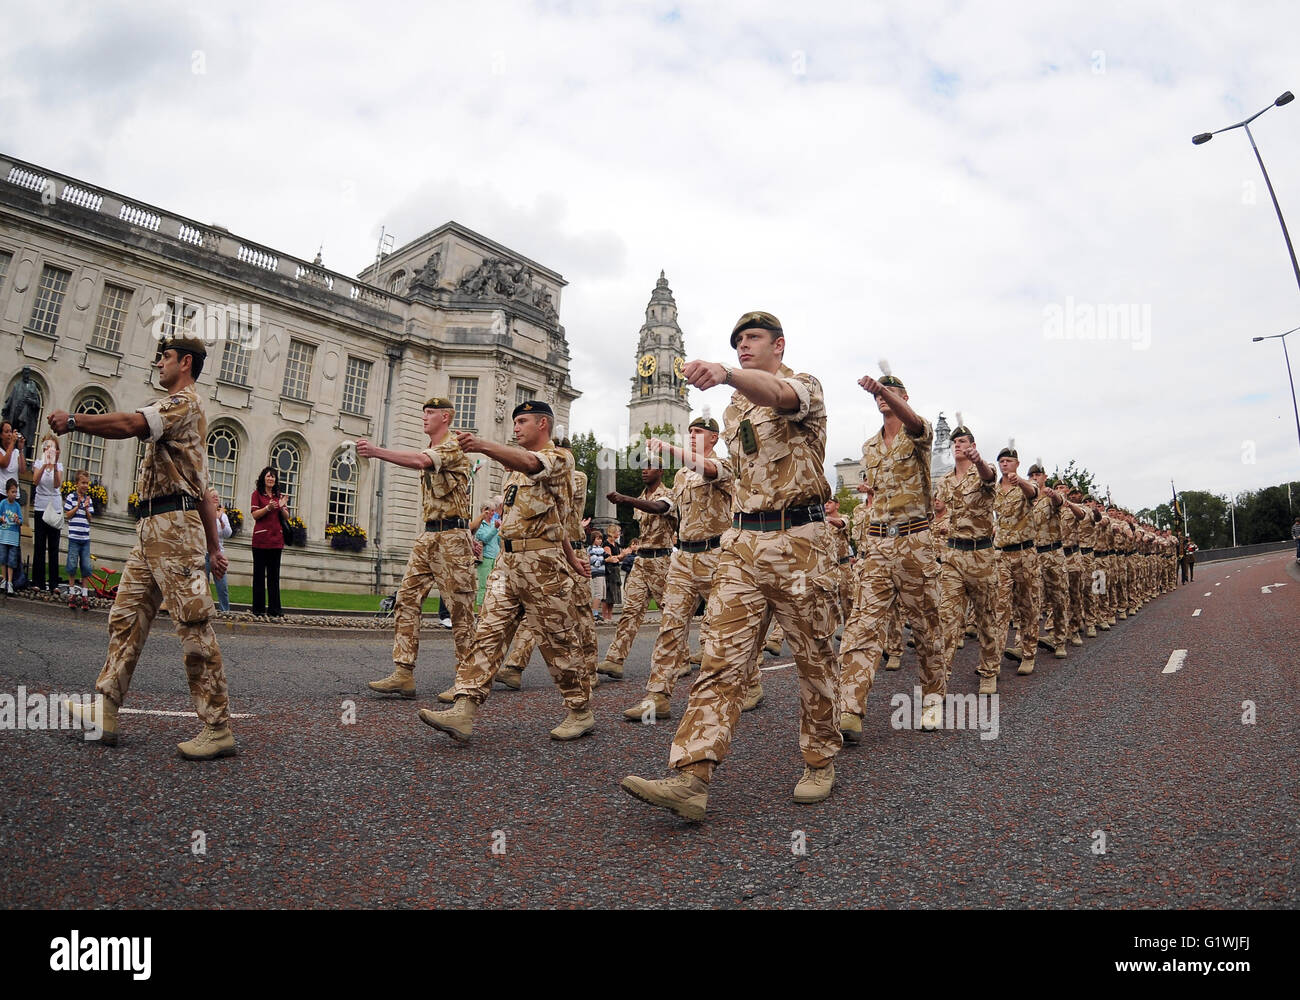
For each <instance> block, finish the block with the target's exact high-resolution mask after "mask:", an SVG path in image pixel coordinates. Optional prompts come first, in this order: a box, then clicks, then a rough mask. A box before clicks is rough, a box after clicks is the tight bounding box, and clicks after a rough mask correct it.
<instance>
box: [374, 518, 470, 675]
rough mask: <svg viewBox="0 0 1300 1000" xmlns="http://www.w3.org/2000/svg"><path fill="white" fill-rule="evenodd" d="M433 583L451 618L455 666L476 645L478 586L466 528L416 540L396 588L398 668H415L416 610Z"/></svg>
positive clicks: (395, 655)
mask: <svg viewBox="0 0 1300 1000" xmlns="http://www.w3.org/2000/svg"><path fill="white" fill-rule="evenodd" d="M435 584H436V585H437V587H438V594H439V595H440V596H441V597H442V600H443V602H444V603H445V604H446V605H447V610H448V611H449V612H450V613H451V634H452V639H453V640H454V642H455V645H456V660H457V661H458V662H459V661H460V660H463V659H464V658H465V657H466V656H468V655H469V650H470V646H471V645H472V644H473V642H474V596H475V591H476V590H477V587H478V579H477V577H476V576H475V575H474V549H473V547H472V546H471V545H470V540H469V532H468V531H466V530H465V529H463V528H461V529H455V528H453V529H451V530H449V531H426V532H424V533H423V534H422V535H420V537H419V538H417V539H416V540H415V547H414V548H413V549H411V555H410V558H409V559H407V560H406V572H405V573H404V574H402V585H401V586H400V587H398V588H397V610H396V613H395V615H394V617H395V618H396V627H395V629H394V633H393V663H394V664H395V665H396V666H399V667H406V668H407V669H408V670H414V669H415V661H416V660H417V659H418V658H419V656H420V611H421V608H423V606H424V599H425V598H426V597H428V596H429V591H430V590H431V589H432V588H433V587H434V585H435Z"/></svg>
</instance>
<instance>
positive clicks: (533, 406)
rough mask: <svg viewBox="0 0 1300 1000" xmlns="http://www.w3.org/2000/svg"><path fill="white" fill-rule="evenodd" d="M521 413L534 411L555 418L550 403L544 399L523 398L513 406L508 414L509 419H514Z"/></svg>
mask: <svg viewBox="0 0 1300 1000" xmlns="http://www.w3.org/2000/svg"><path fill="white" fill-rule="evenodd" d="M521 413H536V414H540V415H542V416H547V417H550V418H552V419H554V418H555V411H554V410H552V409H551V404H550V403H548V402H546V400H544V399H525V400H524V401H523V402H522V403H520V404H519V405H518V406H516V407H515V408H514V410H513V411H512V412H511V414H510V419H511V420H514V419H515V417H517V416H519V414H521Z"/></svg>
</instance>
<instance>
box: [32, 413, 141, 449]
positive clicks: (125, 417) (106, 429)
mask: <svg viewBox="0 0 1300 1000" xmlns="http://www.w3.org/2000/svg"><path fill="white" fill-rule="evenodd" d="M49 420H50V428H51V429H52V430H53V431H54V433H56V434H66V433H68V411H67V410H55V411H54V412H53V413H51V414H50V417H49ZM77 430H79V431H83V432H85V433H86V434H93V435H95V436H96V437H102V438H110V439H112V440H115V441H118V440H121V439H123V438H132V437H134V438H147V437H148V436H149V422H148V421H147V420H145V418H144V414H143V413H141V412H139V411H138V410H137V411H135V412H133V413H78V414H77Z"/></svg>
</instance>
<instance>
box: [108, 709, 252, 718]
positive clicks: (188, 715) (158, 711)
mask: <svg viewBox="0 0 1300 1000" xmlns="http://www.w3.org/2000/svg"><path fill="white" fill-rule="evenodd" d="M117 713H118V715H169V716H174V717H176V718H179V719H197V718H198V716H197V715H196V714H194V713H193V712H165V711H163V710H162V709H158V708H119V709H118V710H117ZM230 717H231V718H232V719H252V718H256V716H253V715H248V714H242V715H241V714H239V713H237V712H232V713H231V716H230Z"/></svg>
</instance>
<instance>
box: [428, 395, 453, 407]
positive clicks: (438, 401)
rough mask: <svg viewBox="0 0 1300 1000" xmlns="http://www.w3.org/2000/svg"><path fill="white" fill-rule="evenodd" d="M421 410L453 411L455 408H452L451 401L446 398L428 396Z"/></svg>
mask: <svg viewBox="0 0 1300 1000" xmlns="http://www.w3.org/2000/svg"><path fill="white" fill-rule="evenodd" d="M423 408H424V409H426V410H454V409H456V407H454V406H453V405H452V403H451V400H450V399H448V398H447V397H446V396H430V397H429V398H428V399H426V400H425V401H424V407H423Z"/></svg>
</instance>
